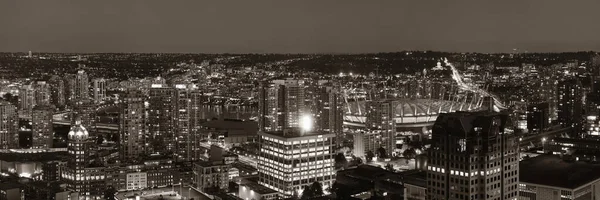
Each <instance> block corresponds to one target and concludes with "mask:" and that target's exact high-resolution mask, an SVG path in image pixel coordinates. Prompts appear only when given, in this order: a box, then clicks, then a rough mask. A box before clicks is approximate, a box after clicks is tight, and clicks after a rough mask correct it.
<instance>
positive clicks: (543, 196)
mask: <svg viewBox="0 0 600 200" xmlns="http://www.w3.org/2000/svg"><path fill="white" fill-rule="evenodd" d="M599 189H600V166H598V165H593V164H588V163H584V162H567V161H564V160H563V159H562V158H560V157H559V156H555V155H540V156H537V157H535V158H530V159H526V160H523V161H521V162H520V163H519V200H567V199H576V200H579V199H600V190H599Z"/></svg>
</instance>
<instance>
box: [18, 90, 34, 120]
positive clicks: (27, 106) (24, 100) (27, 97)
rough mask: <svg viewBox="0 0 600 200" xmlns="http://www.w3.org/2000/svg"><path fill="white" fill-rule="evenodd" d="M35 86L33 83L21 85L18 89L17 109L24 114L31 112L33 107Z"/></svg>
mask: <svg viewBox="0 0 600 200" xmlns="http://www.w3.org/2000/svg"><path fill="white" fill-rule="evenodd" d="M35 103H36V101H35V88H34V87H33V85H31V84H29V85H23V86H21V88H20V89H19V111H20V112H21V113H23V114H25V115H29V114H31V110H33V107H35Z"/></svg>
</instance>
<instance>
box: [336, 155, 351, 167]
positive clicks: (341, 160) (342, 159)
mask: <svg viewBox="0 0 600 200" xmlns="http://www.w3.org/2000/svg"><path fill="white" fill-rule="evenodd" d="M347 164H348V160H346V156H344V154H343V153H338V154H336V155H335V168H336V169H340V168H344V167H346V165H347Z"/></svg>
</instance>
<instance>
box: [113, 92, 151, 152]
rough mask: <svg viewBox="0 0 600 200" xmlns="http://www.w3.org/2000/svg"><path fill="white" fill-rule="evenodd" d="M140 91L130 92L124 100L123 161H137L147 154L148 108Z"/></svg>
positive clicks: (121, 146)
mask: <svg viewBox="0 0 600 200" xmlns="http://www.w3.org/2000/svg"><path fill="white" fill-rule="evenodd" d="M144 102H145V97H144V95H143V94H142V93H141V92H139V91H129V92H128V93H127V94H126V95H125V97H124V98H123V103H122V104H121V112H120V114H119V118H120V120H119V123H120V126H119V132H120V137H119V138H120V140H121V141H120V151H119V152H120V153H121V158H122V159H123V160H131V159H137V158H139V156H141V155H142V154H144V153H145V147H146V136H147V134H148V129H147V127H146V107H145V104H144Z"/></svg>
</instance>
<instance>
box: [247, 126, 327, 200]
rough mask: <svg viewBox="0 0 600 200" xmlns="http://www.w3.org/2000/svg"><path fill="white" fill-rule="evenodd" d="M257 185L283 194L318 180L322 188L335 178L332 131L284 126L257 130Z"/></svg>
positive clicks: (285, 195)
mask: <svg viewBox="0 0 600 200" xmlns="http://www.w3.org/2000/svg"><path fill="white" fill-rule="evenodd" d="M258 135H259V143H260V149H261V151H260V153H259V156H258V177H259V184H261V185H263V186H266V187H268V188H270V189H273V190H275V191H277V192H279V193H280V195H281V196H283V197H291V196H299V195H300V194H302V190H303V189H304V186H306V185H310V184H312V183H314V182H320V183H321V184H322V185H323V188H324V189H327V188H329V187H330V186H331V184H332V182H333V179H334V177H335V170H334V159H333V156H334V153H335V152H334V149H333V146H334V141H333V140H334V138H335V134H331V133H321V132H302V131H300V130H297V129H286V130H283V131H276V132H259V133H258Z"/></svg>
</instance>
